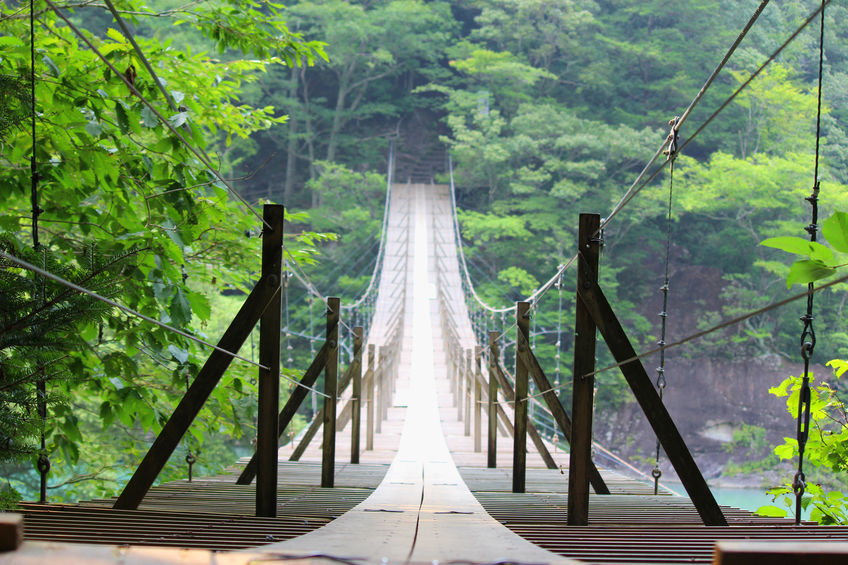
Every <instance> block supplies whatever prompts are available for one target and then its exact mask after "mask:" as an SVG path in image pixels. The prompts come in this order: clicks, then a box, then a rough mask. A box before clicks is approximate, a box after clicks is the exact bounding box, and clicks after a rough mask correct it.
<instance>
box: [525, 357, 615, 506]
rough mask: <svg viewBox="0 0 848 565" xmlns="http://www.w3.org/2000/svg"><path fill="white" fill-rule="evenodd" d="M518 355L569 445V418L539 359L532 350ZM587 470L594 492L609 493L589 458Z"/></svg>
mask: <svg viewBox="0 0 848 565" xmlns="http://www.w3.org/2000/svg"><path fill="white" fill-rule="evenodd" d="M519 355H520V356H521V359H522V360H523V361H524V362H525V363H527V366H528V367H530V375H531V376H532V377H533V380H534V381H535V383H536V388H538V389H539V390H540V391H542V398H543V399H544V400H545V403H546V404H547V405H548V409H550V411H551V415H552V416H553V417H554V420H555V421H556V423H557V425H558V426H559V429H560V430H562V433H563V435H564V436H565V440H566V441H567V442H568V444H569V445H571V419H570V418H569V417H568V413H567V412H566V411H565V408H563V407H562V404H561V403H560V401H559V398H557V395H556V394H555V393H554V391H553V390H552V389H553V387H552V386H551V382H550V381H549V380H548V377H547V376H545V372H544V371H543V370H542V366H541V365H540V364H539V360H538V359H536V356H535V355H534V354H533V352H532V351H529V350H528V351H526V352H524V353H519ZM588 472H589V482H590V484H591V485H592V489H594V491H595V494H610V491H609V488H608V487H607V485H606V483H605V482H604V479H603V477H601V473H600V472H599V471H598V468H597V467H596V466H595V463H594V462H593V461H591V459H590V460H589V469H588Z"/></svg>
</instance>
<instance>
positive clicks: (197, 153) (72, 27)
mask: <svg viewBox="0 0 848 565" xmlns="http://www.w3.org/2000/svg"><path fill="white" fill-rule="evenodd" d="M44 1H45V2H46V4H47V6H48V7H49V8H50V9H51V10H53V12H55V14H56V15H57V16H58V17H59V18H61V19H62V20H63V21H64V22H65V24H67V26H68V28H69V29H70V30H71V31H73V32H74V33H75V34H76V35H77V36H78V37H79V38H80V39H81V40H82V41H83V43H85V44H86V46H88V48H89V49H91V52H92V53H94V54H95V55H96V56H97V57H98V58H99V59H100V60H101V61H103V64H105V65H106V66H107V67H109V70H111V71H112V72H113V73H114V74H115V75H116V76H117V77H118V78H119V79H120V80H121V81H122V82H123V83H124V84H125V85H126V86H127V88H128V89H129V90H130V92H132V93H133V95H135V96H136V97H138V99H139V100H140V101H141V103H142V104H144V105H145V106H146V107H147V108H148V109H149V110H150V111H151V112H153V114H154V115H155V116H156V118H158V119H159V121H160V122H162V125H163V126H165V128H167V129H168V130H170V132H171V133H172V134H173V135H174V136H175V137H176V138H177V139H178V140H179V141H180V143H182V144H183V146H184V147H185V148H186V149H188V150H189V152H190V153H192V154H193V155H194V156H195V157H197V159H198V160H199V161H200V162H201V163H203V165H204V166H205V167H206V169H207V170H208V171H209V172H210V173H212V175H213V176H214V177H216V178H217V179H218V180H219V181H220V182H221V183H222V184H223V185H224V187H225V188H226V189H227V191H228V192H229V193H230V194H232V195H233V196H234V197H236V199H238V200H239V201H240V202H241V204H242V205H243V206H245V207H246V208H247V209H248V211H250V212H251V213H252V214H253V215H254V216H256V217H257V218H258V219H259V221H260V222H262V223H263V224H264V225H265V227H267V228H270V227H271V226H270V224H268V222H267V221H266V220H265V218H263V217H262V215H261V214H260V213H259V212H258V211H257V210H256V209H255V208H253V206H251V205H250V204H249V203H248V202H247V201H246V200H245V199H244V197H242V195H241V194H239V193H238V191H237V190H236V189H235V188H233V186H232V185H231V184H230V182H229V181H228V180H227V179H226V178H224V175H222V174H221V172H220V171H219V170H218V169H217V168H216V167H215V166H214V165H213V164H212V161H211V160H210V159H209V156H208V155H206V153H205V152H204V151H202V150H200V149H198V148H196V147H194V146H193V145H192V144H191V143H189V142H188V140H187V139H186V138H185V137H184V136H183V135H182V134H181V133H180V132H179V131H177V128H175V127H174V126H173V124H171V122H170V121H168V119H167V118H166V117H165V116H163V115H162V113H161V112H160V111H159V110H158V109H157V108H156V107H155V106H154V105H153V104H152V103H151V102H150V101H149V100H147V99H146V98H145V97H144V96H143V95H142V94H141V93H140V92H139V91H138V89H136V87H135V85H134V84H133V83H132V82H131V81H130V80H129V79H128V78H127V77H126V76H124V73H122V72H120V71H119V70H118V69H117V68H115V66H114V65H113V64H112V63H111V62H110V61H109V60H108V59H107V58H106V56H105V55H103V53H101V52H100V50H99V49H97V47H95V46H94V44H93V43H92V42H91V41H90V40H89V39H88V38H87V37H86V36H85V34H83V33H82V32H81V31H80V30H79V28H77V27H76V26H75V25H74V24H73V23H72V22H71V20H70V19H68V18H67V17H66V16H65V15H64V14H63V13H62V12H61V11H60V10H59V8H58V6H56V5H55V4H54V3H53V2H51V0H44Z"/></svg>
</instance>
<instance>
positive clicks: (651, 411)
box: [577, 282, 727, 526]
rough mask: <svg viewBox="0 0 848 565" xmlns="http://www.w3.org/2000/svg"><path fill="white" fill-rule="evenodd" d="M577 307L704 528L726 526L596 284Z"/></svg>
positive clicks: (581, 293) (581, 294) (585, 290)
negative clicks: (596, 332)
mask: <svg viewBox="0 0 848 565" xmlns="http://www.w3.org/2000/svg"><path fill="white" fill-rule="evenodd" d="M577 296H578V304H579V303H580V302H582V303H583V305H584V306H585V307H586V309H587V311H588V312H589V313H590V315H591V316H592V319H593V320H594V321H595V323H596V324H597V326H598V329H599V330H600V331H601V335H603V336H604V342H606V344H607V347H608V348H609V350H610V353H612V356H613V357H614V358H615V360H616V362H617V363H621V365H620V369H621V373H622V374H623V375H624V378H625V379H626V380H627V384H628V385H630V390H631V391H633V396H635V397H636V401H637V402H638V403H639V406H640V407H641V408H642V412H644V413H645V417H646V418H647V419H648V422H649V423H650V424H651V427H652V428H653V430H654V434H656V436H657V439H659V441H660V444H661V445H662V446H663V449H664V450H665V454H666V456H667V457H668V459H669V461H670V462H671V465H672V466H673V467H674V471H675V472H676V473H677V476H678V477H679V478H680V482H682V483H683V487H684V488H685V489H686V493H687V494H688V495H689V498H691V499H692V503H693V504H694V505H695V509H696V510H697V511H698V514H699V515H700V516H701V519H702V520H703V522H704V525H706V526H726V525H727V519H726V518H725V517H724V513H722V511H721V508H720V507H719V505H718V503H717V502H716V500H715V497H714V496H713V494H712V492H710V489H709V487H708V486H707V481H706V480H704V476H703V475H702V474H701V471H700V470H699V469H698V465H697V464H696V463H695V459H694V458H693V457H692V454H691V453H690V452H689V448H687V447H686V442H684V441H683V437H682V436H681V435H680V431H678V429H677V426H676V425H675V424H674V420H672V419H671V415H670V414H669V413H668V409H667V408H666V407H665V405H664V404H663V403H662V401H661V400H660V397H659V394H657V390H656V389H655V388H654V383H653V382H652V381H651V377H649V376H648V373H647V371H645V367H644V366H643V365H642V362H641V361H639V359H638V358H637V357H636V351H635V350H634V349H633V346H632V344H631V343H630V340H629V339H628V338H627V334H626V333H625V332H624V328H622V327H621V324H620V323H619V321H618V318H616V316H615V312H613V310H612V307H611V306H610V305H609V302H608V301H607V299H606V296H604V293H603V291H602V290H601V288H600V287H599V286H598V284H597V282H595V283H594V284H592V285H590V286H589V288H580V289H579V290H578V295H577Z"/></svg>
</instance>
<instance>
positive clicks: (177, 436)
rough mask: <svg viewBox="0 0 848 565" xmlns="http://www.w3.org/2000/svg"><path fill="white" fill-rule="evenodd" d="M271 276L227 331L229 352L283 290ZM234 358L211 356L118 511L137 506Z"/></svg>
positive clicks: (220, 344)
mask: <svg viewBox="0 0 848 565" xmlns="http://www.w3.org/2000/svg"><path fill="white" fill-rule="evenodd" d="M271 279H272V277H262V278H261V279H260V280H259V282H258V283H257V284H256V286H255V287H254V288H253V290H252V291H251V292H250V294H249V295H248V297H247V300H245V301H244V304H242V307H241V308H240V309H239V311H238V313H237V314H236V316H235V318H233V321H232V323H231V324H230V326H229V327H228V328H227V331H226V332H224V335H223V337H222V338H221V340H220V341H219V342H218V347H220V348H221V349H224V350H226V351H238V350H239V348H241V346H242V344H243V343H244V342H245V340H246V339H247V337H248V336H249V335H250V332H251V331H252V330H253V328H254V327H255V326H256V322H258V321H259V318H260V317H261V316H262V314H263V312H264V311H265V308H267V306H268V304H269V302H270V301H271V299H272V298H273V297H274V296H275V295H276V294H277V293H278V292H279V291H280V281H279V279H277V280H276V281H272V280H271ZM232 360H233V358H232V356H231V355H227V354H226V353H223V352H222V351H218V350H215V351H213V352H212V353H211V354H210V355H209V358H208V359H207V360H206V363H204V364H203V367H202V368H201V369H200V372H199V373H197V377H196V378H195V379H194V381H193V382H192V383H191V386H190V387H189V389H188V391H187V392H186V394H185V396H183V398H182V400H180V403H179V404H178V405H177V407H176V408H175V409H174V413H173V414H172V415H171V417H170V418H169V419H168V422H167V423H166V424H165V426H164V427H163V428H162V431H161V432H159V436H158V437H157V438H156V441H154V442H153V445H152V446H151V447H150V450H149V451H148V452H147V455H145V456H144V459H143V460H142V461H141V464H140V465H139V466H138V468H137V469H136V471H135V473H134V474H133V476H132V478H130V480H129V482H128V483H127V486H126V487H124V490H123V492H121V495H120V496H119V497H118V500H116V501H115V505H114V506H113V508H115V509H119V510H135V509H136V508H138V505H139V504H141V501H142V499H144V496H145V495H146V494H147V491H148V490H150V487H151V486H152V485H153V482H154V481H155V480H156V477H158V476H159V473H160V472H162V468H163V467H164V466H165V464H166V463H167V462H168V459H169V458H170V457H171V455H172V454H173V453H174V450H175V449H176V448H177V446H178V445H179V443H180V440H181V439H182V437H183V435H185V433H186V432H187V431H188V428H189V426H191V423H192V422H193V421H194V419H195V418H196V417H197V414H198V413H199V412H200V409H201V408H203V404H204V403H205V402H206V400H207V399H208V398H209V395H210V394H212V391H213V390H214V389H215V385H217V384H218V382H219V381H220V380H221V377H222V376H223V374H224V371H226V370H227V367H229V366H230V363H231V362H232Z"/></svg>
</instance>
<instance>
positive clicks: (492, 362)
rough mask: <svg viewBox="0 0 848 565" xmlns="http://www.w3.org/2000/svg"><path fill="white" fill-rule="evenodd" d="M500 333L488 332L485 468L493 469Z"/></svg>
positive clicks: (495, 462)
mask: <svg viewBox="0 0 848 565" xmlns="http://www.w3.org/2000/svg"><path fill="white" fill-rule="evenodd" d="M499 336H500V333H498V332H489V406H488V412H487V414H488V418H489V436H488V442H487V447H486V450H487V453H486V454H487V457H486V466H487V467H488V468H489V469H494V468H496V467H497V466H498V411H497V407H498V378H497V375H496V374H495V372H496V371H497V369H496V366H497V362H498V337H499Z"/></svg>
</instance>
